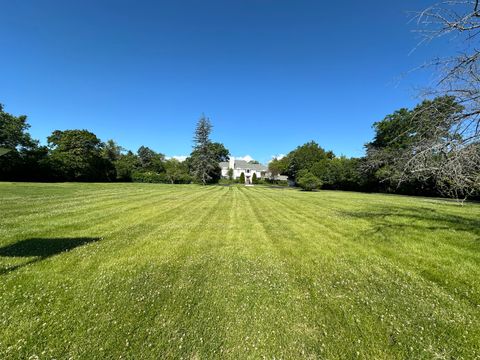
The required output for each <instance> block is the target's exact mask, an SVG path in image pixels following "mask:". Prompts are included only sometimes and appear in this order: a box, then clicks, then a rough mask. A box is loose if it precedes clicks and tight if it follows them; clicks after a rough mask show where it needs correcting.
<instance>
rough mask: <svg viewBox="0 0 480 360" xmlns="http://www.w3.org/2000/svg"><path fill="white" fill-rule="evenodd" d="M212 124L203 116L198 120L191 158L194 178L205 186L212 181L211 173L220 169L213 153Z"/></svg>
mask: <svg viewBox="0 0 480 360" xmlns="http://www.w3.org/2000/svg"><path fill="white" fill-rule="evenodd" d="M211 131H212V124H211V123H210V120H209V119H208V118H207V117H205V116H202V117H201V118H200V120H198V123H197V127H196V129H195V135H194V137H193V141H194V146H193V152H192V154H195V156H191V169H192V174H193V176H194V177H195V178H196V179H197V180H198V181H199V182H201V183H202V184H203V185H205V184H207V183H208V182H209V181H210V180H211V179H212V176H211V172H212V171H213V170H214V169H216V168H217V167H218V161H217V159H216V157H215V154H214V152H213V151H212V146H211V144H212V143H211V141H210V133H211Z"/></svg>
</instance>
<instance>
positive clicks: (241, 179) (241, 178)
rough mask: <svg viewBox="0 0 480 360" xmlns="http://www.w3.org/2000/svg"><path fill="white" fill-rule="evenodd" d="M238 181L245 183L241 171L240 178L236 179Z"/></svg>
mask: <svg viewBox="0 0 480 360" xmlns="http://www.w3.org/2000/svg"><path fill="white" fill-rule="evenodd" d="M238 182H239V183H240V184H245V174H244V173H243V172H242V173H241V174H240V178H239V179H238Z"/></svg>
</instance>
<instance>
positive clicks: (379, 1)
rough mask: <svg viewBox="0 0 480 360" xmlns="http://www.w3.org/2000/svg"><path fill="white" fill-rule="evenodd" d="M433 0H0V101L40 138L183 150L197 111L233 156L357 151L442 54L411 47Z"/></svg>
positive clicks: (409, 99)
mask: <svg viewBox="0 0 480 360" xmlns="http://www.w3.org/2000/svg"><path fill="white" fill-rule="evenodd" d="M432 2H434V1H433V0H431V1H428V0H402V1H385V0H370V1H369V0H366V1H356V0H355V1H353V0H350V1H319V0H311V1H310V0H309V1H306V0H289V1H287V0H201V1H200V0H182V1H180V0H171V1H161V0H158V1H133V0H131V1H119V0H115V1H113V0H112V1H102V0H95V1H91V0H82V1H64V0H59V1H49V0H45V1H36V0H22V1H10V0H0V12H1V21H0V49H1V56H0V102H1V103H3V104H4V105H5V107H6V110H7V111H8V112H11V113H14V114H26V115H28V116H29V122H30V124H31V126H32V127H31V130H30V132H31V134H32V135H33V136H34V137H35V138H37V139H40V140H41V141H42V142H43V143H45V139H46V137H47V136H48V135H49V134H50V133H51V132H52V131H53V130H56V129H59V130H65V129H75V128H77V129H88V130H90V131H92V132H94V133H95V134H97V136H99V137H100V138H101V139H102V140H108V139H110V138H113V139H114V140H116V141H117V142H118V143H119V144H120V145H122V146H124V147H126V148H128V149H131V150H134V151H135V150H136V149H137V148H138V147H139V146H140V145H145V146H149V147H151V148H152V149H154V150H156V151H159V152H162V153H164V154H166V155H167V156H174V155H186V154H189V153H190V151H191V146H192V140H191V139H192V132H193V129H194V127H195V123H196V121H197V120H198V118H199V116H200V115H201V114H202V113H205V114H206V115H207V116H208V117H210V119H211V121H212V123H213V125H214V129H213V134H212V138H213V139H214V140H216V141H220V142H222V143H224V144H225V145H226V146H227V148H229V149H230V151H231V153H232V155H234V156H244V155H247V154H248V155H250V156H252V157H253V158H256V159H258V160H260V161H262V162H266V161H268V160H269V159H270V157H271V156H272V155H277V154H284V153H287V152H288V151H290V150H292V149H293V148H295V147H296V146H298V145H300V144H302V143H304V142H307V141H309V140H315V141H317V142H318V143H319V144H320V145H321V146H323V147H324V148H326V149H328V150H333V151H334V152H335V153H336V154H338V155H340V154H344V155H347V156H361V155H362V154H363V144H364V143H365V142H367V141H369V140H370V139H371V137H372V134H373V132H372V129H371V125H372V123H373V122H375V121H378V120H381V119H382V118H383V117H384V116H385V115H386V114H389V113H391V112H392V111H394V110H396V109H397V108H400V107H403V106H412V105H414V104H415V103H416V102H417V100H418V99H417V95H418V87H419V86H422V85H425V84H426V82H427V81H428V78H427V77H426V75H424V74H421V73H419V72H414V73H412V74H409V75H408V76H406V77H404V76H402V75H403V74H405V73H406V72H408V71H410V70H412V69H413V68H415V67H416V66H418V65H420V64H422V63H423V62H424V61H426V60H428V59H430V58H431V57H433V56H436V55H437V53H438V52H440V50H441V48H440V45H439V44H435V43H433V44H430V45H428V46H424V47H421V48H419V49H418V50H416V51H415V52H413V53H412V54H410V52H411V50H412V49H413V48H414V47H415V45H416V44H417V42H418V41H419V38H418V36H416V35H415V34H414V33H413V32H412V30H413V29H414V28H415V24H412V23H411V22H409V19H410V17H411V15H409V13H408V12H409V11H414V10H419V9H422V8H424V7H425V6H427V5H430V4H432Z"/></svg>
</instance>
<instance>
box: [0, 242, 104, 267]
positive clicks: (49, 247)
mask: <svg viewBox="0 0 480 360" xmlns="http://www.w3.org/2000/svg"><path fill="white" fill-rule="evenodd" d="M100 239H101V238H98V237H95V238H92V237H81V238H32V239H26V240H21V241H18V242H16V243H14V244H10V245H7V246H4V247H1V248H0V257H24V258H30V257H34V259H32V260H29V261H27V262H25V263H22V264H18V265H14V266H9V267H6V268H3V267H0V275H2V274H7V273H10V272H12V271H14V270H17V269H19V268H21V267H24V266H26V265H29V264H33V263H36V262H39V261H42V260H45V259H47V258H49V257H51V256H54V255H57V254H60V253H62V252H67V251H70V250H72V249H75V248H77V247H79V246H83V245H86V244H89V243H92V242H96V241H99V240H100Z"/></svg>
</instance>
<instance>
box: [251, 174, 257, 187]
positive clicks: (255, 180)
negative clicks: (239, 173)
mask: <svg viewBox="0 0 480 360" xmlns="http://www.w3.org/2000/svg"><path fill="white" fill-rule="evenodd" d="M252 184H258V178H257V173H253V176H252Z"/></svg>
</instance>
